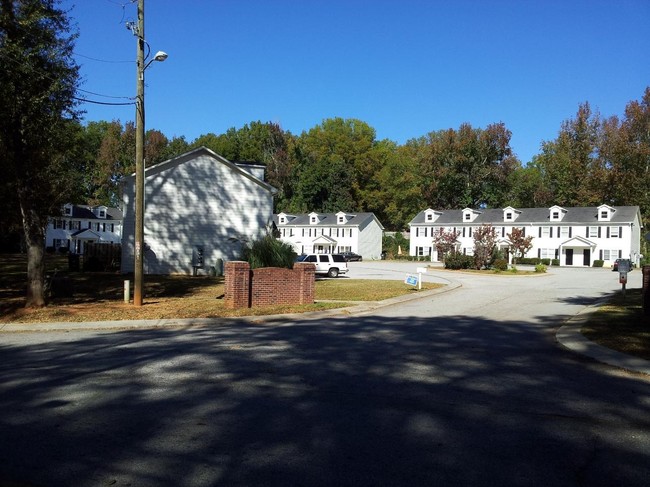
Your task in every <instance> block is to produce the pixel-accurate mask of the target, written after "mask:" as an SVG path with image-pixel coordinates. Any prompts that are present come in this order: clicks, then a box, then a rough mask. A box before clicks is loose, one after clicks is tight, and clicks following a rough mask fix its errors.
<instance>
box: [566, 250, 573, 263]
mask: <svg viewBox="0 0 650 487" xmlns="http://www.w3.org/2000/svg"><path fill="white" fill-rule="evenodd" d="M566 265H573V249H566Z"/></svg>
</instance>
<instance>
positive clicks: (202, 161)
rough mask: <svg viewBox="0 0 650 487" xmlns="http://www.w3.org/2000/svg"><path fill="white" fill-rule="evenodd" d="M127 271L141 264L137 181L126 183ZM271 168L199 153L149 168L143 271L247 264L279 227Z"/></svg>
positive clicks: (168, 271)
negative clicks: (248, 254)
mask: <svg viewBox="0 0 650 487" xmlns="http://www.w3.org/2000/svg"><path fill="white" fill-rule="evenodd" d="M123 189H124V191H123V208H124V232H123V233H124V235H123V242H122V272H123V273H129V272H133V268H134V263H135V258H134V255H135V175H130V176H128V177H125V178H124V181H123ZM276 192H277V190H276V189H275V188H273V187H271V186H270V185H269V184H267V183H266V182H265V181H264V166H261V165H259V164H251V163H234V162H231V161H229V160H228V159H226V158H225V157H223V156H220V155H219V154H217V153H215V152H213V151H211V150H210V149H207V148H206V147H199V148H197V149H194V150H192V151H189V152H187V153H185V154H181V155H179V156H178V157H174V158H173V159H169V160H167V161H163V162H160V163H158V164H155V165H153V166H149V167H147V168H146V169H145V193H144V198H145V209H144V244H145V245H144V253H143V255H144V272H145V274H190V273H195V274H196V273H197V272H198V271H197V269H202V270H201V272H206V271H208V270H209V269H210V267H215V268H218V266H219V262H220V261H221V262H225V261H228V260H235V259H238V258H240V256H241V250H242V248H243V245H245V244H246V242H250V241H253V240H256V239H258V238H260V237H263V236H264V235H265V233H266V230H267V228H268V227H269V225H271V223H272V221H273V196H274V195H275V193H276Z"/></svg>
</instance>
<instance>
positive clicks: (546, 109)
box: [62, 0, 650, 163]
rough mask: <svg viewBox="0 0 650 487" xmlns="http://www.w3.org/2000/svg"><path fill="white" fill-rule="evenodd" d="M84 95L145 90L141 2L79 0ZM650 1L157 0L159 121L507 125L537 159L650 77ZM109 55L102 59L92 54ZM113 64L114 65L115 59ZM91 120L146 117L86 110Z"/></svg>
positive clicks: (155, 95) (150, 8)
mask: <svg viewBox="0 0 650 487" xmlns="http://www.w3.org/2000/svg"><path fill="white" fill-rule="evenodd" d="M62 5H63V7H65V8H71V10H70V16H71V17H72V18H73V19H74V20H75V21H76V22H77V24H78V28H79V33H80V36H79V39H78V41H77V48H76V53H77V55H78V56H77V61H78V62H79V64H81V65H82V68H81V74H82V76H83V78H84V84H83V86H82V89H84V90H86V91H90V92H93V93H96V95H95V94H89V93H81V95H82V96H85V97H87V98H89V99H92V100H97V101H102V102H118V103H119V102H121V101H126V100H122V99H119V98H108V97H107V96H99V95H108V96H112V97H120V96H124V97H132V96H134V95H135V90H136V83H135V81H136V68H135V58H136V40H135V37H134V36H133V35H132V34H131V33H130V32H129V31H128V30H127V29H126V28H125V22H126V21H128V20H136V16H137V13H136V5H135V4H133V3H132V2H131V0H74V1H72V0H64V1H63V2H62ZM648 25H650V1H648V0H629V1H627V0H616V1H612V0H608V1H605V0H602V1H601V0H584V1H581V0H575V1H572V0H536V1H532V0H530V1H528V0H518V1H517V0H502V1H498V0H494V1H487V0H485V1H480V0H474V1H470V0H457V1H452V0H448V1H437V0H429V1H426V0H394V1H388V0H372V1H371V0H365V1H364V0H321V1H315V0H146V5H145V37H146V39H147V42H148V44H149V45H150V46H151V50H152V53H155V52H156V51H158V50H163V51H165V52H167V53H168V54H169V58H168V59H167V60H166V61H165V62H164V63H153V64H152V65H151V66H150V67H149V69H147V71H146V85H147V87H146V126H147V129H150V128H155V129H158V130H160V131H162V132H163V133H164V134H165V135H167V136H168V137H173V136H181V135H183V136H185V137H186V139H187V140H188V141H191V140H193V139H195V138H196V137H198V136H199V135H201V134H206V133H210V132H213V133H217V134H219V133H223V132H225V131H226V130H227V129H228V128H230V127H236V128H239V127H241V126H243V125H244V124H246V123H249V122H251V121H255V120H261V121H263V122H266V121H272V122H277V123H279V124H280V125H281V126H282V128H283V129H285V130H290V131H291V132H292V133H294V134H300V133H301V132H303V131H305V130H309V129H310V128H312V127H314V126H315V125H317V124H320V123H321V122H322V121H323V120H324V119H326V118H331V117H343V118H357V119H360V120H362V121H364V122H366V123H368V124H369V125H370V126H372V127H373V128H374V129H375V130H376V132H377V138H378V139H390V140H393V141H395V142H397V143H400V144H402V143H404V142H405V141H407V140H408V139H411V138H416V137H420V136H422V135H425V134H427V133H428V132H431V131H434V130H440V129H446V128H450V127H451V128H458V126H459V125H460V124H461V123H463V122H468V123H470V124H471V125H472V126H474V127H481V128H484V127H486V126H487V125H488V124H490V123H495V122H503V123H505V125H506V126H507V127H508V129H510V130H511V131H512V134H513V135H512V139H511V145H512V147H513V149H514V151H515V153H516V154H517V155H518V156H519V158H520V159H521V161H522V162H523V163H526V162H528V161H529V160H530V158H531V157H532V156H533V155H535V154H537V153H538V152H539V147H540V143H541V142H542V141H543V140H552V139H554V138H555V137H556V136H557V133H558V130H559V129H560V125H561V123H562V121H564V120H566V119H568V118H571V117H573V116H574V115H575V113H576V111H577V108H578V105H579V104H580V103H582V102H585V101H588V102H589V103H590V104H591V106H592V108H594V109H597V110H598V111H599V112H600V113H601V115H603V116H606V117H608V116H611V115H619V116H620V115H622V114H623V111H624V108H625V105H626V104H627V103H628V102H629V101H631V100H638V99H640V98H641V96H642V94H643V92H644V90H645V88H646V87H647V86H650V28H649V27H648ZM89 58H93V59H89ZM107 61H109V62H107ZM83 108H84V109H85V110H86V111H87V113H86V115H85V120H86V121H91V120H121V121H122V122H126V121H128V120H134V108H133V107H131V106H127V107H124V106H100V105H94V104H84V105H83Z"/></svg>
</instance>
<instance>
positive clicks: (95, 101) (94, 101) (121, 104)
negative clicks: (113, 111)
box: [72, 96, 135, 106]
mask: <svg viewBox="0 0 650 487" xmlns="http://www.w3.org/2000/svg"><path fill="white" fill-rule="evenodd" d="M72 98H73V99H74V100H77V101H80V102H83V103H90V104H92V105H109V106H127V105H135V101H131V102H124V103H114V102H107V101H97V100H89V99H88V98H79V97H77V96H73V97H72Z"/></svg>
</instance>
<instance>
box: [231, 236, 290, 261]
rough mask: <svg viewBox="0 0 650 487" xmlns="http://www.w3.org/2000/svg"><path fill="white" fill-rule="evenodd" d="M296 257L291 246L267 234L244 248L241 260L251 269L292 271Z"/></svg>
mask: <svg viewBox="0 0 650 487" xmlns="http://www.w3.org/2000/svg"><path fill="white" fill-rule="evenodd" d="M297 255H298V254H296V253H295V252H294V250H293V247H292V246H291V245H289V244H287V243H284V242H281V241H280V240H277V239H276V238H275V237H274V236H273V235H271V234H268V235H265V236H264V237H262V238H260V239H258V240H255V241H253V242H251V243H250V244H248V245H247V246H246V247H244V248H243V249H242V257H241V258H242V260H245V261H246V262H248V263H249V264H250V266H251V269H257V268H259V267H283V268H286V269H293V263H294V262H295V260H296V257H297Z"/></svg>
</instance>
